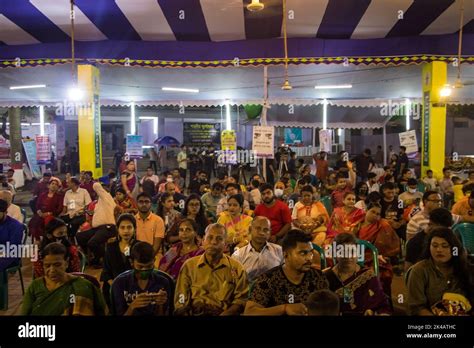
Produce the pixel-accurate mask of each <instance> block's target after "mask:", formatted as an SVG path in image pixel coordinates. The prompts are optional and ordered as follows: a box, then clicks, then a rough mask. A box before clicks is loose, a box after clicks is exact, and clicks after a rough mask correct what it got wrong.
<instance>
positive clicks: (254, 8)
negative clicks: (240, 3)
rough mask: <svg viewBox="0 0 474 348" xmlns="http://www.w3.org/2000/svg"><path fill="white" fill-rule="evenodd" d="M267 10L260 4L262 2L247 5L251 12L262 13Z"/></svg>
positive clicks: (256, 1) (257, 1) (254, 1)
mask: <svg viewBox="0 0 474 348" xmlns="http://www.w3.org/2000/svg"><path fill="white" fill-rule="evenodd" d="M264 8H265V5H264V4H262V3H260V0H252V2H251V3H250V4H248V5H247V10H249V11H250V12H257V11H261V10H263V9H264Z"/></svg>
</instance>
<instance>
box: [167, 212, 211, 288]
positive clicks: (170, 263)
mask: <svg viewBox="0 0 474 348" xmlns="http://www.w3.org/2000/svg"><path fill="white" fill-rule="evenodd" d="M198 228H199V227H198V225H197V223H196V222H195V221H194V220H191V219H188V218H186V219H183V220H181V221H180V222H179V223H178V236H179V242H178V243H176V244H175V245H173V247H171V248H170V249H169V250H168V251H167V252H166V254H165V255H164V256H163V257H162V258H161V260H160V265H159V269H160V270H161V271H163V272H166V273H168V274H169V275H171V276H172V277H173V278H174V279H177V278H178V275H179V271H180V270H181V267H183V264H184V262H185V261H186V260H188V259H190V258H191V257H194V256H198V255H201V254H203V253H204V249H202V248H201V247H199V245H198V244H197V243H198V238H197V237H198V235H197V230H198Z"/></svg>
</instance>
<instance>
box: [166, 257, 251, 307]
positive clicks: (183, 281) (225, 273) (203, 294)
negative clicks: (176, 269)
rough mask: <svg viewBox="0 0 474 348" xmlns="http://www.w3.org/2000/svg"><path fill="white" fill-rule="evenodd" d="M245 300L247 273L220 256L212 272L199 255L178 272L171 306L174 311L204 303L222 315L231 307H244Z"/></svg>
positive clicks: (238, 264)
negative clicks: (216, 309) (173, 307)
mask: <svg viewBox="0 0 474 348" xmlns="http://www.w3.org/2000/svg"><path fill="white" fill-rule="evenodd" d="M247 297H248V282H247V273H246V272H245V270H244V268H243V266H242V265H241V264H240V263H239V262H238V261H236V260H234V259H232V258H231V257H229V256H227V255H223V256H222V258H221V260H220V261H219V263H218V264H217V266H216V267H214V268H211V266H210V265H209V264H208V262H207V261H206V258H205V254H202V255H199V256H195V257H193V258H191V259H189V260H188V261H186V262H185V263H184V265H183V268H181V271H180V273H179V276H178V281H177V283H176V290H175V297H174V302H175V309H176V310H178V309H181V308H183V307H190V308H192V307H193V306H194V305H196V304H198V303H201V304H203V303H205V304H210V305H214V306H217V307H219V308H221V309H222V310H223V311H225V310H227V309H228V308H229V307H230V306H232V305H242V306H244V305H245V302H246V301H247Z"/></svg>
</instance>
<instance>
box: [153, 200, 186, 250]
mask: <svg viewBox="0 0 474 348" xmlns="http://www.w3.org/2000/svg"><path fill="white" fill-rule="evenodd" d="M174 207H175V202H174V197H173V195H172V194H170V193H168V192H165V193H162V194H161V195H160V198H159V200H158V209H157V212H156V215H158V216H159V217H161V218H162V219H163V221H164V223H165V239H166V241H167V242H169V243H170V244H173V243H176V242H177V241H178V240H179V236H177V235H176V236H174V237H171V238H168V231H169V230H170V229H171V228H172V227H173V226H174V224H175V223H176V221H179V220H180V219H181V214H180V213H179V212H178V211H177V210H176V209H174ZM168 239H170V240H168Z"/></svg>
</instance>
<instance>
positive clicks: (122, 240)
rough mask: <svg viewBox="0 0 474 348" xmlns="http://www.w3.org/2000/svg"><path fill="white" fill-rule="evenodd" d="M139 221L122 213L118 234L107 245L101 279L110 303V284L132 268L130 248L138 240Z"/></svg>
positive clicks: (105, 296) (118, 222)
mask: <svg viewBox="0 0 474 348" xmlns="http://www.w3.org/2000/svg"><path fill="white" fill-rule="evenodd" d="M136 229H137V221H136V219H135V217H134V216H133V215H132V214H122V215H120V217H119V218H118V221H117V230H118V236H117V237H114V238H111V239H109V241H108V242H107V244H106V245H105V255H104V269H103V270H102V274H101V275H100V280H101V281H102V282H104V285H103V286H102V293H103V294H104V298H105V299H106V302H107V304H109V305H110V303H109V302H110V286H111V285H112V282H113V280H114V279H115V278H116V277H117V276H118V275H119V274H120V273H123V272H125V271H128V270H129V269H132V265H131V263H130V250H131V249H132V247H133V246H134V245H135V243H136V242H137V240H136Z"/></svg>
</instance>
